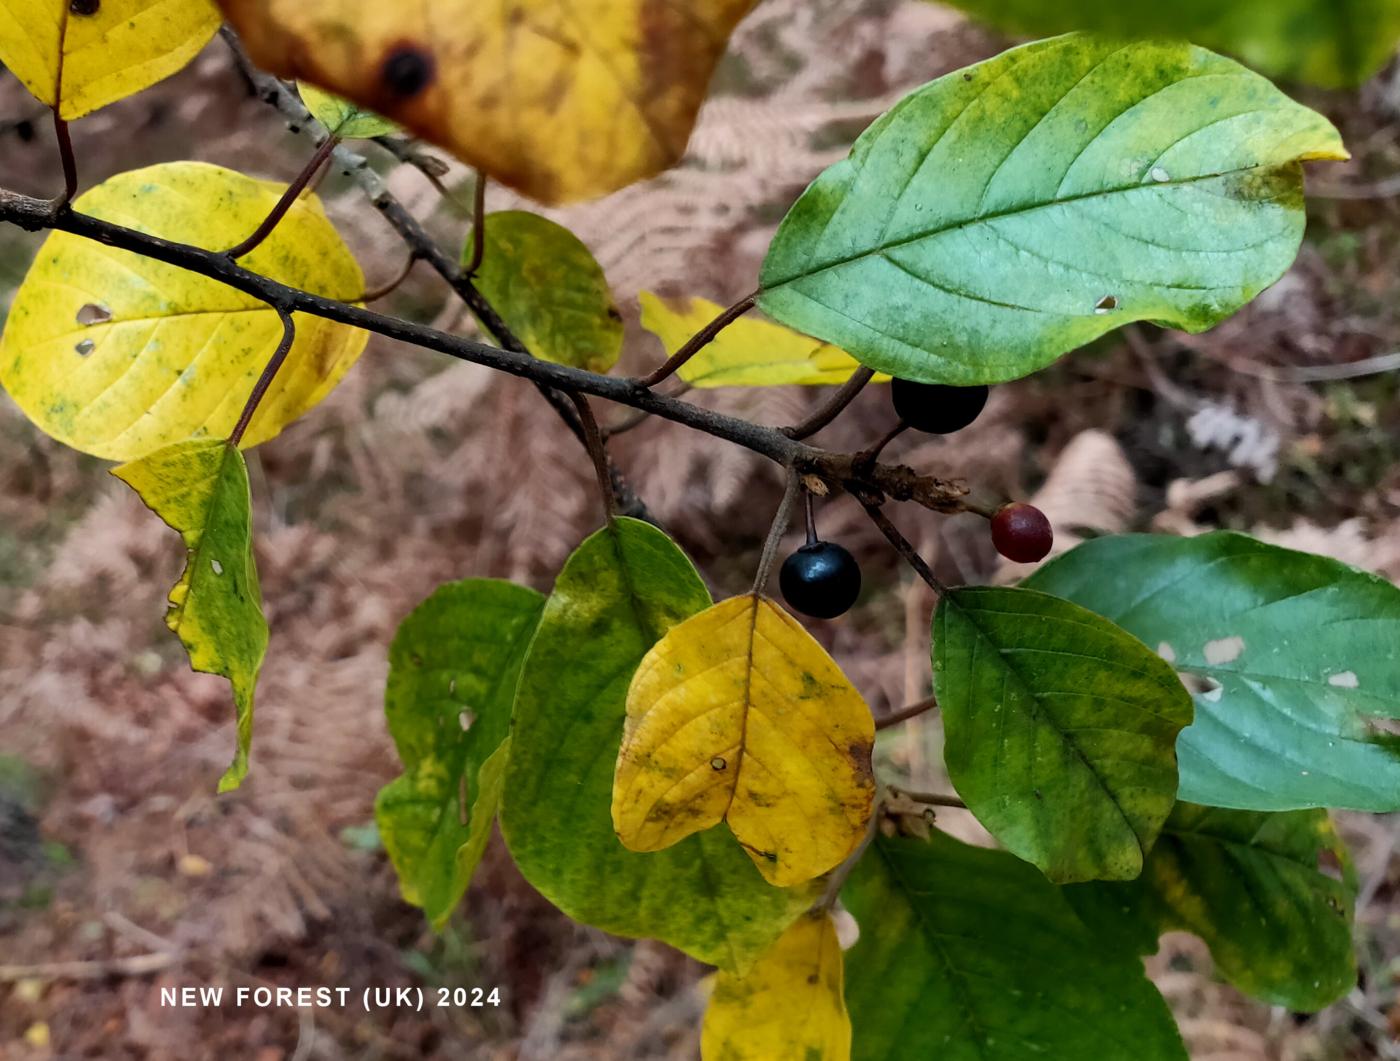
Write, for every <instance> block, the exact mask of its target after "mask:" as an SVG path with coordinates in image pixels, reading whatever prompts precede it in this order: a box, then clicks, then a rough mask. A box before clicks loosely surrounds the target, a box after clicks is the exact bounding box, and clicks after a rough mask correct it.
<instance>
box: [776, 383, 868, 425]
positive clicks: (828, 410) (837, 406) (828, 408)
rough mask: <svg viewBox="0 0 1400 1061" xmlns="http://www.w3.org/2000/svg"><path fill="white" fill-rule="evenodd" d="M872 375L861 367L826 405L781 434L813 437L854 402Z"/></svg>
mask: <svg viewBox="0 0 1400 1061" xmlns="http://www.w3.org/2000/svg"><path fill="white" fill-rule="evenodd" d="M874 375H875V370H874V369H873V368H866V367H865V366H864V365H861V366H860V368H858V369H856V370H855V371H854V372H852V373H851V378H850V379H848V380H846V382H845V383H843V384H841V386H840V387H838V388H837V389H836V393H835V394H833V395H832V396H831V398H830V399H828V401H827V402H826V404H824V405H823V406H821V408H819V409H817V410H816V411H815V412H813V413H812V415H811V416H809V417H807V419H805V420H803V421H802V422H801V423H798V424H794V425H793V426H792V427H785V428H783V434H785V435H787V437H788V438H807V437H808V436H810V435H815V434H816V433H817V432H818V431H820V430H821V429H822V428H824V427H825V426H826V425H827V424H829V423H831V421H833V420H835V419H836V418H837V417H838V416H840V415H841V412H842V410H844V409H845V408H846V406H848V405H850V404H851V402H853V401H854V400H855V397H856V395H857V394H859V393H860V392H861V391H863V390H864V389H865V385H866V384H867V383H869V382H870V379H871V377H872V376H874Z"/></svg>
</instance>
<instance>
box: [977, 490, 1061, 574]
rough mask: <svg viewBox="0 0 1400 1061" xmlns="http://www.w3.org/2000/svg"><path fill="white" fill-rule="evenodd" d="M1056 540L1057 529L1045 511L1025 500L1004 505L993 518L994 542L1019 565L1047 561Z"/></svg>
mask: <svg viewBox="0 0 1400 1061" xmlns="http://www.w3.org/2000/svg"><path fill="white" fill-rule="evenodd" d="M1054 543H1055V532H1054V531H1053V530H1052V529H1051V527H1050V521H1049V520H1048V519H1046V518H1045V513H1044V512H1042V511H1040V509H1038V508H1036V507H1035V506H1034V505H1028V504H1026V503H1025V502H1024V501H1014V502H1012V503H1011V504H1008V505H1002V506H1001V508H999V509H997V511H996V515H994V516H993V517H992V544H993V545H995V546H996V547H997V552H999V553H1001V555H1002V556H1004V557H1006V558H1007V559H1008V560H1015V561H1016V562H1017V563H1018V564H1033V563H1035V562H1036V561H1037V560H1044V559H1045V557H1046V556H1048V555H1049V553H1050V546H1051V545H1053V544H1054Z"/></svg>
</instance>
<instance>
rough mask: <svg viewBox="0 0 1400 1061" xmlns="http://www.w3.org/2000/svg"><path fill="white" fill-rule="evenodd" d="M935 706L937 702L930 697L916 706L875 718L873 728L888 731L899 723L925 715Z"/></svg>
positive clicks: (902, 708) (910, 705) (912, 705)
mask: <svg viewBox="0 0 1400 1061" xmlns="http://www.w3.org/2000/svg"><path fill="white" fill-rule="evenodd" d="M937 706H938V701H937V700H936V699H934V698H933V697H932V696H930V697H928V698H926V699H924V700H920V701H919V702H918V703H916V704H909V705H908V706H907V707H901V708H900V709H899V710H898V711H892V712H891V713H890V714H888V715H886V716H885V717H884V718H877V719H876V720H875V728H876V729H889V728H890V727H891V726H897V725H899V724H900V723H901V722H908V721H909V720H910V719H911V718H917V717H918V716H920V715H922V714H926V713H927V712H929V711H932V710H933V709H934V708H936V707H937Z"/></svg>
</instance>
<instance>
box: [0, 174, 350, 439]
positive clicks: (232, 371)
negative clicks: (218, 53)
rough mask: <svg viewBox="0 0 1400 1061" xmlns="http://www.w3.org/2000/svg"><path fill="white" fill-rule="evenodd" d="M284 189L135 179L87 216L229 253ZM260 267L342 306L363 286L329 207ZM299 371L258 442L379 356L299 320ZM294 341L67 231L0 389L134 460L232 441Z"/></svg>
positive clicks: (298, 214) (203, 287)
mask: <svg viewBox="0 0 1400 1061" xmlns="http://www.w3.org/2000/svg"><path fill="white" fill-rule="evenodd" d="M281 193H282V186H281V185H277V184H271V183H268V182H265V181H255V180H252V179H250V178H248V177H244V176H243V175H241V174H239V173H235V172H233V171H232V170H226V169H221V168H219V167H217V166H209V165H205V164H204V163H200V162H172V163H167V164H164V165H160V166H152V167H150V168H149V169H143V170H135V171H133V172H130V173H123V174H120V175H118V176H116V177H113V178H112V179H111V180H109V181H106V182H105V183H103V184H101V185H99V186H98V187H96V188H94V189H92V190H91V191H90V192H88V193H87V194H85V195H83V196H81V197H80V198H79V199H78V201H77V203H76V204H75V205H76V208H77V209H78V210H80V211H83V212H85V213H89V214H93V215H95V216H97V217H100V218H104V219H106V220H109V221H115V222H118V223H120V224H123V225H129V226H130V227H132V228H136V229H140V230H141V231H143V232H147V233H150V234H152V235H156V236H163V237H165V238H167V239H175V240H179V241H181V242H184V243H193V244H195V245H197V246H200V247H205V248H207V249H210V250H226V249H227V248H229V247H232V246H234V245H235V244H236V243H238V242H239V241H240V240H242V239H243V238H244V237H245V236H247V235H248V233H249V232H251V231H252V230H253V229H254V228H256V227H257V225H258V222H260V221H261V220H262V219H263V218H264V217H265V216H266V215H267V213H268V211H269V210H270V209H271V208H272V206H273V204H274V203H275V202H276V201H277V199H278V197H279V196H280V195H281ZM243 264H245V265H246V266H247V267H248V268H249V269H251V270H253V271H254V272H257V273H262V274H263V275H264V276H269V277H272V278H273V279H275V280H280V281H282V282H283V283H286V284H290V285H292V286H293V287H301V288H306V289H307V290H310V291H313V292H315V293H316V294H320V295H326V296H329V297H331V298H338V299H346V300H349V299H355V298H358V297H359V296H360V295H361V294H362V293H363V292H364V277H363V275H362V274H361V272H360V268H359V266H358V265H356V264H355V259H354V258H353V257H351V255H350V251H349V250H348V248H346V246H345V244H344V243H343V242H342V241H341V239H340V237H339V236H338V235H337V234H336V231H335V229H334V228H333V227H332V226H331V223H330V222H329V221H328V220H327V219H326V216H325V214H324V213H323V212H322V210H321V206H320V204H319V202H317V201H316V199H315V198H305V199H302V200H301V201H300V202H298V203H297V204H296V205H295V206H293V207H292V209H291V210H290V211H289V212H288V214H287V216H286V217H285V218H283V219H282V222H281V224H279V225H278V226H277V228H276V229H275V230H274V231H273V233H272V235H271V236H270V237H269V238H268V240H267V241H266V242H265V243H263V244H262V245H261V246H259V247H258V248H257V249H256V250H255V251H253V252H252V253H251V254H249V255H248V256H247V257H246V258H244V259H243ZM295 320H296V326H297V336H296V342H295V344H294V345H293V346H292V350H291V353H290V354H289V355H288V357H287V361H286V363H285V364H284V365H283V366H282V370H281V372H279V373H278V375H277V379H276V381H275V382H274V383H273V385H272V388H271V390H269V391H268V393H267V396H266V397H265V398H264V399H263V402H262V404H261V405H260V406H259V407H258V412H257V415H256V416H254V417H253V422H252V424H251V426H250V427H249V429H248V432H247V434H246V435H245V436H244V438H243V445H244V446H253V445H256V444H257V443H259V442H264V441H266V440H267V439H269V438H272V437H273V436H274V435H276V434H277V433H278V432H279V431H281V430H282V428H283V427H285V426H286V425H287V424H288V423H289V422H291V421H292V420H294V419H296V417H298V416H300V415H301V414H302V413H304V412H306V411H307V410H308V409H310V408H311V407H312V406H314V405H315V404H316V403H317V402H319V401H320V400H321V399H322V398H324V397H325V396H326V395H327V394H328V393H330V391H331V389H332V388H333V387H334V386H335V385H336V383H338V382H339V381H340V379H341V377H342V376H344V375H345V373H346V372H347V371H348V370H349V368H350V366H351V365H352V364H354V363H355V359H356V358H358V357H359V356H360V352H361V351H362V350H363V349H364V346H365V341H366V338H367V336H366V334H365V333H364V332H362V331H360V330H359V329H356V328H347V327H345V326H344V325H339V324H334V323H331V322H329V321H325V320H321V319H320V318H317V317H309V316H306V315H304V314H297V316H296V318H295ZM281 338H282V323H281V321H280V320H279V318H278V316H277V314H276V312H274V311H273V310H272V309H271V308H270V307H269V306H267V305H266V304H265V303H263V302H259V301H258V300H257V299H255V298H252V297H251V296H249V295H245V294H243V293H242V292H239V291H235V290H234V289H233V288H231V287H228V286H226V285H224V284H221V283H219V282H218V281H217V280H210V279H208V278H206V277H203V276H198V275H196V274H194V273H191V272H187V271H186V270H184V269H178V268H176V267H175V266H173V265H166V264H164V263H162V262H158V261H155V260H154V259H151V258H144V257H142V256H140V255H137V254H132V253H130V252H127V251H121V250H115V249H112V248H110V247H106V246H104V245H102V244H100V243H96V242H93V241H92V240H88V239H83V238H81V237H79V236H73V235H69V234H68V233H64V232H55V233H53V234H52V235H50V236H49V238H48V239H47V240H46V241H45V242H44V245H43V247H41V248H40V250H39V256H38V258H37V259H36V261H35V263H34V265H33V266H32V267H31V268H30V270H29V274H28V275H27V276H26V277H25V279H24V283H23V284H22V285H21V286H20V289H19V292H18V293H17V294H16V295H15V300H14V305H13V306H12V308H11V310H10V316H9V319H8V321H6V324H5V334H4V339H3V341H0V383H3V384H4V386H5V389H6V390H8V391H9V392H10V396H11V397H12V398H14V400H15V402H16V403H18V405H19V407H20V408H21V409H23V410H24V412H25V414H26V415H27V416H28V417H29V418H30V419H31V420H33V421H34V423H35V424H37V425H38V426H39V428H40V429H42V430H43V431H45V432H46V433H47V434H50V435H52V436H53V437H54V438H56V439H58V440H59V441H60V442H63V443H66V444H67V445H69V446H72V447H73V448H74V449H80V450H82V451H84V452H85V453H92V454H94V455H96V456H99V457H106V458H109V459H112V460H132V459H135V458H137V457H141V456H144V455H145V454H147V453H150V452H152V451H153V450H156V449H159V448H160V447H162V446H165V445H169V444H171V443H175V442H182V441H184V440H185V439H189V438H202V437H206V436H208V437H215V438H222V437H224V436H226V435H227V434H228V433H229V431H231V430H232V428H233V425H234V423H235V422H236V421H237V419H238V415H239V413H240V412H241V411H242V409H243V405H244V403H245V402H246V400H247V398H248V394H249V392H250V391H251V390H252V388H253V383H254V382H255V381H256V379H257V377H258V375H259V374H260V373H261V372H262V370H263V367H264V366H265V365H266V364H267V361H268V358H269V357H271V355H272V352H273V351H274V350H275V349H276V347H277V343H278V341H279V340H280V339H281Z"/></svg>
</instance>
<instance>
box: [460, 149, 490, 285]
mask: <svg viewBox="0 0 1400 1061" xmlns="http://www.w3.org/2000/svg"><path fill="white" fill-rule="evenodd" d="M485 257H486V174H484V173H482V172H481V170H477V171H476V187H475V188H473V189H472V256H471V261H469V262H468V263H467V264H466V266H465V268H463V270H462V272H464V273H465V274H466V275H467V276H475V275H476V273H477V270H478V269H480V268H481V263H482V261H483V259H485Z"/></svg>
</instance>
